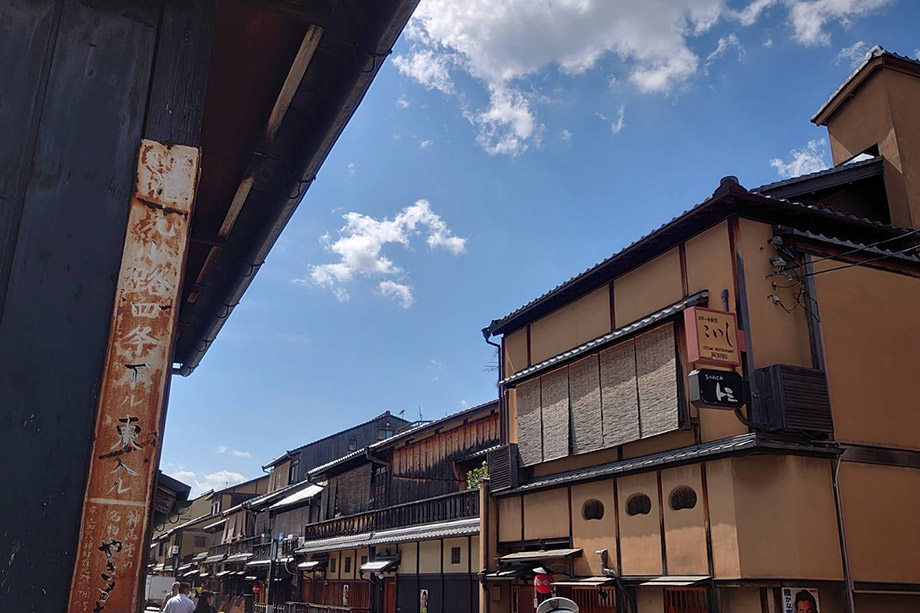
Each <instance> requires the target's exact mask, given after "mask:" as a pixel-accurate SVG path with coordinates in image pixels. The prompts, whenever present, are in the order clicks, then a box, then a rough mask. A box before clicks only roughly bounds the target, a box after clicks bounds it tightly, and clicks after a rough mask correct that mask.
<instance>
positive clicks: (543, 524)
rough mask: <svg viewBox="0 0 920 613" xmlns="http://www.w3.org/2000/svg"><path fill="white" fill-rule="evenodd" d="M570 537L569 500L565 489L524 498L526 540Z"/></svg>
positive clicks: (538, 493)
mask: <svg viewBox="0 0 920 613" xmlns="http://www.w3.org/2000/svg"><path fill="white" fill-rule="evenodd" d="M568 535H569V498H568V491H567V490H566V489H565V488H559V489H555V490H546V491H542V492H534V493H532V494H527V495H526V496H524V539H525V540H531V539H542V538H553V537H566V536H568Z"/></svg>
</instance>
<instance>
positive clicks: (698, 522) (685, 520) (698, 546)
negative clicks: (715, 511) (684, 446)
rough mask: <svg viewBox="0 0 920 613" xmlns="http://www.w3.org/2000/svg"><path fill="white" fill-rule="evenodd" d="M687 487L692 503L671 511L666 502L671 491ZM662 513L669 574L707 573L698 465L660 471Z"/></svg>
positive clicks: (703, 502) (704, 527) (701, 492)
mask: <svg viewBox="0 0 920 613" xmlns="http://www.w3.org/2000/svg"><path fill="white" fill-rule="evenodd" d="M680 486H688V487H691V488H693V491H694V492H696V496H697V500H696V506H695V507H694V508H692V509H680V510H679V511H675V510H674V509H672V508H671V505H670V496H671V492H673V491H674V489H675V488H677V487H680ZM661 493H662V498H663V502H664V504H663V512H664V537H665V546H666V550H667V560H668V574H669V575H708V574H709V562H708V561H707V559H706V522H705V509H704V504H705V501H704V500H703V485H702V480H701V478H700V465H699V464H690V465H687V466H679V467H677V468H669V469H667V470H663V471H661Z"/></svg>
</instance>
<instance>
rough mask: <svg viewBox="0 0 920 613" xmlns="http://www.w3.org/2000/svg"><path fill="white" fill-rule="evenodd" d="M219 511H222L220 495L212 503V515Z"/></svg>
mask: <svg viewBox="0 0 920 613" xmlns="http://www.w3.org/2000/svg"><path fill="white" fill-rule="evenodd" d="M218 513H220V497H218V498H217V500H215V501H214V502H212V503H211V515H217V514H218Z"/></svg>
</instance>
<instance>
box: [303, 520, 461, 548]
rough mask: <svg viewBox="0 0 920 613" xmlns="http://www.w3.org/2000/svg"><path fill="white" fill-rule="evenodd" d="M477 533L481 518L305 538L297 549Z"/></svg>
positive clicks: (383, 543)
mask: <svg viewBox="0 0 920 613" xmlns="http://www.w3.org/2000/svg"><path fill="white" fill-rule="evenodd" d="M473 534H479V518H478V517H470V518H467V519H458V520H454V521H447V522H439V523H436V524H422V525H417V526H408V527H406V528H394V529H391V530H380V531H377V532H363V533H361V534H348V535H344V536H336V537H332V538H325V539H316V540H312V541H305V542H304V543H303V545H302V546H301V547H299V548H298V549H297V553H316V552H320V551H335V550H338V549H351V548H354V547H367V546H370V545H385V544H395V543H405V542H408V541H425V540H431V539H439V538H450V537H455V536H469V535H473Z"/></svg>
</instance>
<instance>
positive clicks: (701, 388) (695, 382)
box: [689, 368, 744, 410]
mask: <svg viewBox="0 0 920 613" xmlns="http://www.w3.org/2000/svg"><path fill="white" fill-rule="evenodd" d="M689 379H690V402H692V403H693V404H694V405H696V406H697V407H702V408H707V409H729V410H733V409H740V408H741V407H742V406H743V405H744V394H743V393H742V392H743V386H744V379H742V378H741V375H740V374H738V373H736V372H734V371H731V370H712V369H709V368H700V369H698V370H694V371H693V372H691V373H690V377H689Z"/></svg>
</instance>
